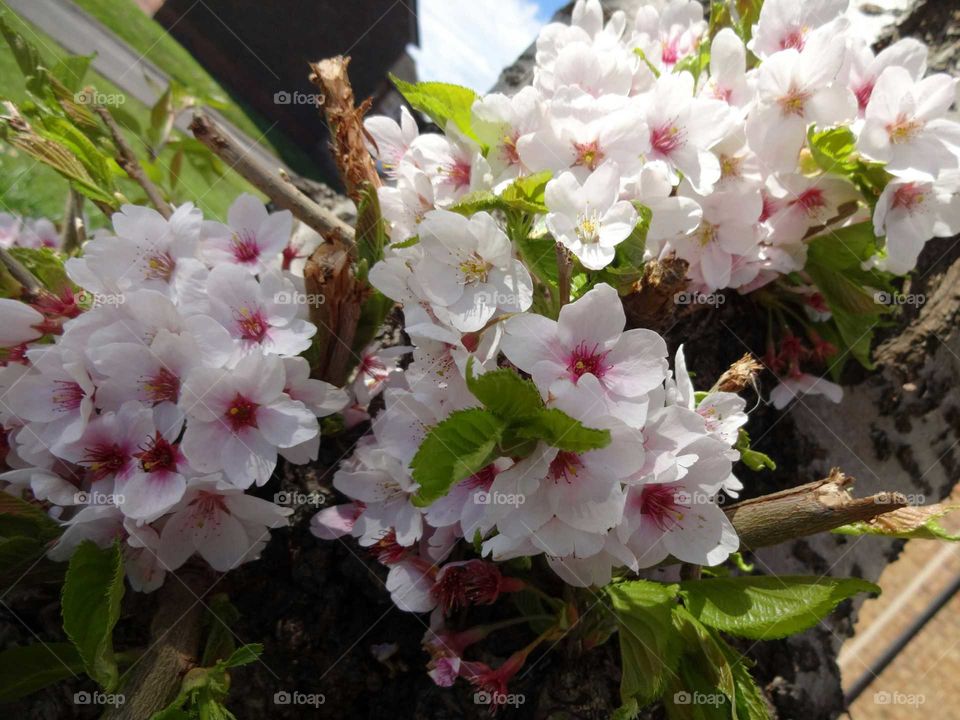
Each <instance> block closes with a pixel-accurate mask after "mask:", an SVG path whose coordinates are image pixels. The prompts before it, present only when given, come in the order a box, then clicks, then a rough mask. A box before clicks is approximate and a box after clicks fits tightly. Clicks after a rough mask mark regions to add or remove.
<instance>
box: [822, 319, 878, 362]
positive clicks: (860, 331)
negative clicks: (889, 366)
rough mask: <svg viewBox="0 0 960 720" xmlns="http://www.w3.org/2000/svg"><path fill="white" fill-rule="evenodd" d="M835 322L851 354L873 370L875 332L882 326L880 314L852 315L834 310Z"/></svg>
mask: <svg viewBox="0 0 960 720" xmlns="http://www.w3.org/2000/svg"><path fill="white" fill-rule="evenodd" d="M832 320H833V324H834V325H836V328H837V331H838V332H839V333H840V338H841V339H842V340H843V344H844V345H845V346H846V347H847V348H849V350H850V354H851V355H852V356H853V357H854V358H855V359H856V360H857V361H858V362H859V363H860V364H861V365H863V366H864V367H865V368H867V369H868V370H872V369H873V368H874V363H873V355H872V352H871V351H872V348H873V334H874V332H875V331H876V329H877V328H878V327H879V326H880V316H879V315H851V314H848V313H846V312H844V311H842V310H837V309H834V310H833V318H832Z"/></svg>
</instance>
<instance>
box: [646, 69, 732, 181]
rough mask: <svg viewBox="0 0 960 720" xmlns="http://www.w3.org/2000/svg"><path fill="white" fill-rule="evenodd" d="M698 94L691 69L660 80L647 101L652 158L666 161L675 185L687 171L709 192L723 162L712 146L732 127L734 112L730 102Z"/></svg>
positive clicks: (650, 157)
mask: <svg viewBox="0 0 960 720" xmlns="http://www.w3.org/2000/svg"><path fill="white" fill-rule="evenodd" d="M693 94H694V93H693V76H692V75H691V74H690V73H688V72H686V71H684V72H681V73H679V74H672V73H671V74H665V75H661V76H660V77H659V78H658V79H657V82H656V84H655V85H654V86H653V90H651V91H650V93H649V96H648V97H647V100H646V105H645V119H646V125H647V133H648V145H649V152H648V155H647V159H648V160H660V161H663V162H664V163H666V165H667V167H668V168H670V180H671V182H672V183H673V184H677V183H678V182H679V173H683V176H684V177H685V178H686V179H687V180H688V181H689V182H690V184H691V185H692V186H693V188H694V189H695V190H696V191H697V192H699V193H709V192H710V191H711V190H712V188H713V185H714V184H715V183H716V182H717V181H718V180H719V179H720V161H719V160H717V157H716V155H714V154H713V153H711V152H710V148H712V147H713V146H714V145H716V144H717V143H719V142H720V141H721V140H722V139H723V138H724V137H725V136H726V135H727V134H728V133H729V132H730V131H731V130H732V129H733V126H734V120H735V116H734V113H733V111H732V110H731V109H730V106H729V105H727V103H725V102H723V101H720V100H713V99H705V98H697V97H693Z"/></svg>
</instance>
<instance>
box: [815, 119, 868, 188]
mask: <svg viewBox="0 0 960 720" xmlns="http://www.w3.org/2000/svg"><path fill="white" fill-rule="evenodd" d="M813 128H814V126H813V125H811V126H810V132H809V134H808V137H809V140H810V154H811V155H812V156H813V160H814V162H815V163H816V164H817V165H818V166H819V167H820V169H821V170H823V171H824V172H827V173H834V174H836V175H845V176H849V175H850V174H851V173H853V172H854V171H855V170H856V169H857V161H856V158H855V157H853V154H854V152H856V149H857V138H856V136H855V135H854V134H853V132H852V131H851V130H850V128H846V127H836V128H830V129H829V130H823V131H821V132H814V129H813Z"/></svg>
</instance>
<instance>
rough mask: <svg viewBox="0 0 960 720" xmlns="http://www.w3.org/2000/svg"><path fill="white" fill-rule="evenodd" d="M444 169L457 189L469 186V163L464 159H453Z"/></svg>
mask: <svg viewBox="0 0 960 720" xmlns="http://www.w3.org/2000/svg"><path fill="white" fill-rule="evenodd" d="M445 171H446V173H447V176H448V177H449V178H450V182H451V183H452V184H453V187H454V188H456V189H457V190H460V189H462V188H468V187H470V163H468V162H467V161H466V160H454V161H453V164H452V165H449V166H448V167H447V168H446V169H445Z"/></svg>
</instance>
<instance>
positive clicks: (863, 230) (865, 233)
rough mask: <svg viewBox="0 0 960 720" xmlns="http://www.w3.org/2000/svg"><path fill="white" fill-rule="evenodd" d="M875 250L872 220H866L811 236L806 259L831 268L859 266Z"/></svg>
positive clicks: (875, 243)
mask: <svg viewBox="0 0 960 720" xmlns="http://www.w3.org/2000/svg"><path fill="white" fill-rule="evenodd" d="M876 251H877V237H876V235H874V233H873V222H872V221H869V220H868V221H866V222H862V223H856V224H854V225H848V226H847V227H842V228H839V229H838V230H832V231H830V232H829V233H827V234H826V235H820V236H818V237H815V238H812V239H811V240H810V242H809V244H808V245H807V259H808V261H811V262H813V263H815V264H817V265H822V266H823V267H826V268H829V269H831V270H850V269H852V268H859V267H860V265H861V263H863V262H864V261H865V260H868V259H870V257H871V256H873V254H874V253H876Z"/></svg>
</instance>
